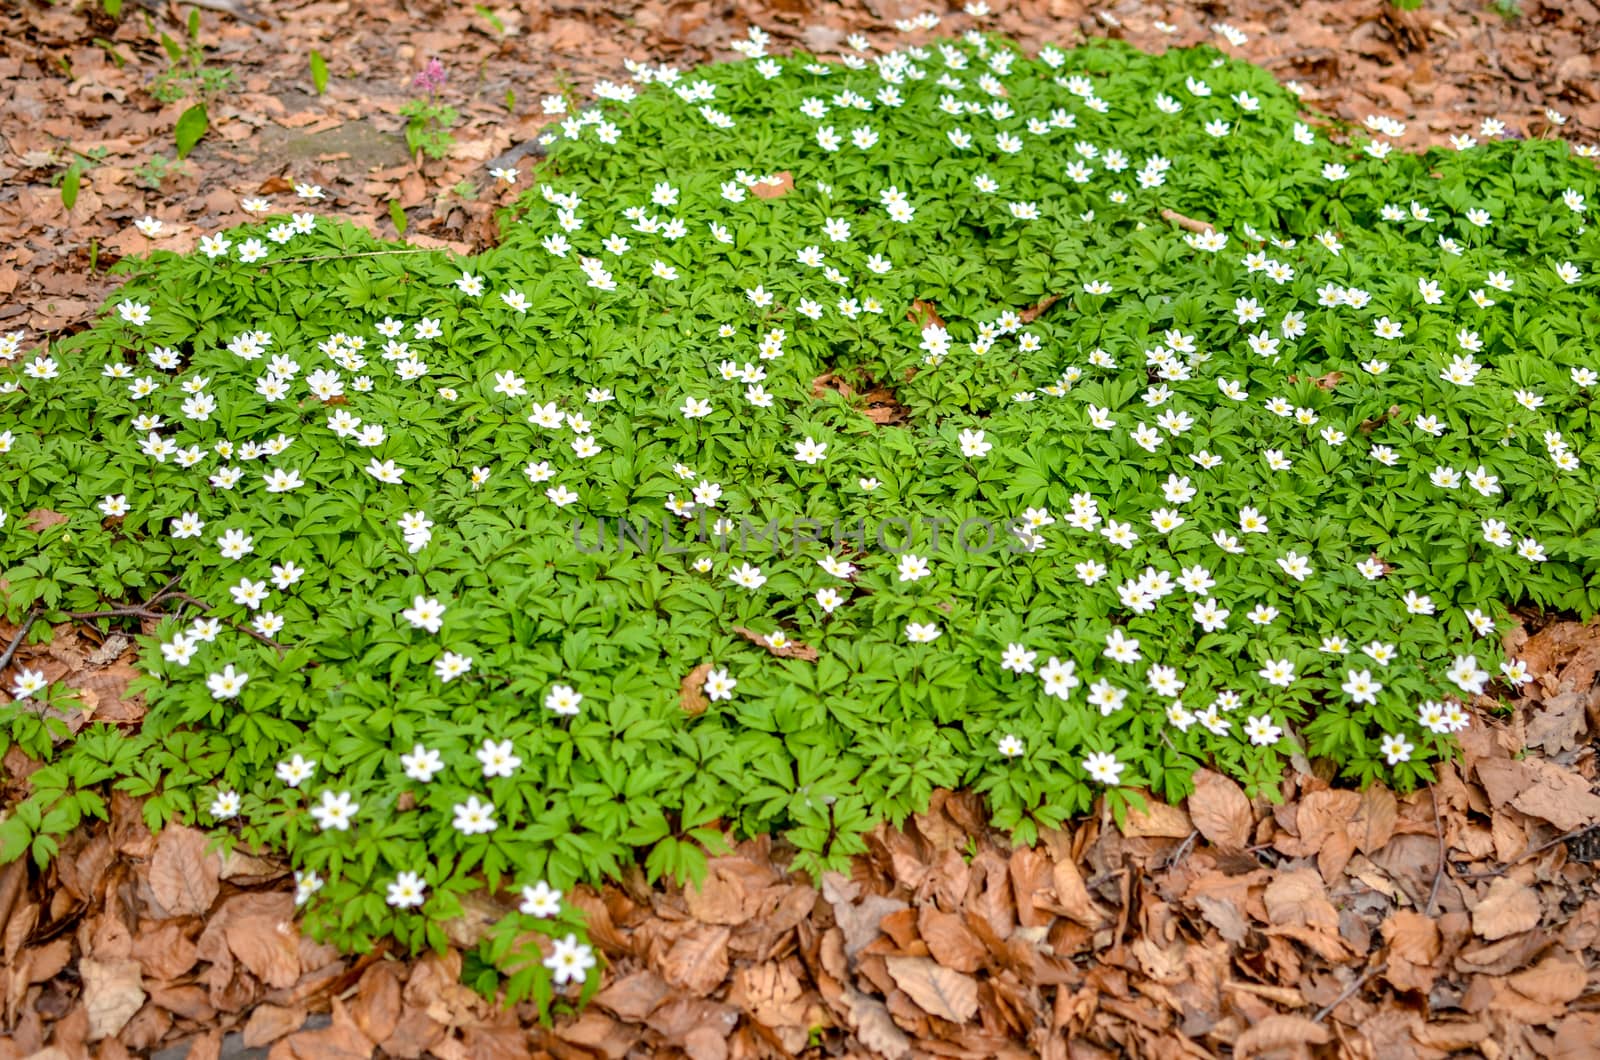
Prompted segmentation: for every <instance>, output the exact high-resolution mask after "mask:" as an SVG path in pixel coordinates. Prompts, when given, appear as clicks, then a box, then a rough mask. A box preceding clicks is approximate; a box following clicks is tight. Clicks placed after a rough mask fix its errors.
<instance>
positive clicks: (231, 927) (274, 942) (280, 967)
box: [226, 914, 300, 988]
mask: <svg viewBox="0 0 1600 1060" xmlns="http://www.w3.org/2000/svg"><path fill="white" fill-rule="evenodd" d="M226 937H227V941H228V949H230V950H232V951H233V955H234V956H235V957H237V958H238V959H239V963H240V964H242V965H244V966H245V967H246V968H248V969H250V973H251V974H252V975H254V976H255V977H256V978H257V979H260V980H261V981H262V982H263V983H266V984H267V985H268V986H271V987H280V988H281V987H286V986H293V985H294V984H295V980H297V979H299V978H300V938H299V933H298V932H296V931H295V929H294V925H293V924H292V923H290V922H289V921H288V920H284V919H282V918H280V917H275V916H272V915H270V914H256V915H253V916H244V917H240V918H238V919H237V920H234V921H232V922H231V923H229V924H228V927H227V933H226Z"/></svg>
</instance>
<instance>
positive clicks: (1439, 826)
mask: <svg viewBox="0 0 1600 1060" xmlns="http://www.w3.org/2000/svg"><path fill="white" fill-rule="evenodd" d="M1428 800H1429V801H1430V802H1432V803H1433V834H1434V835H1436V836H1438V837H1439V864H1438V865H1437V866H1435V868H1434V870H1433V886H1432V887H1430V888H1428V906H1427V909H1426V910H1425V911H1424V915H1425V916H1429V917H1431V916H1433V911H1434V903H1435V902H1437V901H1438V900H1439V884H1440V882H1441V881H1442V880H1443V879H1444V873H1445V867H1444V866H1445V858H1444V855H1445V849H1444V821H1443V819H1442V818H1440V816H1439V788H1438V787H1437V786H1436V785H1433V784H1429V785H1428Z"/></svg>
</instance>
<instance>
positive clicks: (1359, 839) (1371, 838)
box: [1349, 784, 1400, 855]
mask: <svg viewBox="0 0 1600 1060" xmlns="http://www.w3.org/2000/svg"><path fill="white" fill-rule="evenodd" d="M1399 818H1400V807H1399V804H1398V803H1397V802H1396V801H1395V797H1394V792H1392V791H1390V790H1389V789H1388V788H1386V787H1383V786H1382V785H1380V784H1369V785H1367V788H1366V790H1365V791H1363V792H1362V793H1361V802H1360V804H1359V805H1358V806H1357V807H1356V815H1355V817H1354V818H1353V819H1352V820H1351V821H1350V829H1349V831H1350V837H1351V838H1352V839H1354V840H1355V844H1356V849H1357V850H1359V851H1361V852H1362V853H1363V854H1368V855H1370V854H1373V853H1375V852H1377V851H1379V850H1382V849H1383V848H1384V846H1385V845H1386V844H1387V843H1388V842H1389V840H1390V839H1391V838H1393V836H1394V826H1395V823H1396V822H1397V821H1398V820H1399Z"/></svg>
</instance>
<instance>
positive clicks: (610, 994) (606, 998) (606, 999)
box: [594, 969, 672, 1023]
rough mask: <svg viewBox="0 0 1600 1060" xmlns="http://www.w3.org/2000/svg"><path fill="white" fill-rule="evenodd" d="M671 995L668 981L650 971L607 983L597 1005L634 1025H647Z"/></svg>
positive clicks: (631, 974) (597, 996)
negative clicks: (648, 1019)
mask: <svg viewBox="0 0 1600 1060" xmlns="http://www.w3.org/2000/svg"><path fill="white" fill-rule="evenodd" d="M671 994H672V987H671V986H670V985H669V984H668V983H667V981H666V980H665V979H662V978H661V977H660V976H659V975H657V974H656V973H655V972H652V971H649V970H648V969H646V970H641V971H637V972H631V973H629V974H628V975H625V976H623V977H622V978H620V979H617V980H616V981H614V982H612V983H609V984H607V986H606V988H605V989H604V990H602V991H600V992H599V993H598V994H596V995H595V996H594V1003H595V1004H596V1005H599V1006H600V1007H601V1008H603V1009H606V1010H608V1011H610V1012H613V1013H615V1014H616V1015H617V1016H618V1017H619V1018H621V1019H625V1020H627V1021H628V1022H630V1023H643V1022H644V1021H645V1019H646V1018H647V1017H648V1016H649V1015H650V1013H652V1012H654V1011H655V1009H656V1006H657V1005H659V1004H661V1002H663V1001H665V1000H666V999H667V998H668V997H669V996H670V995H671Z"/></svg>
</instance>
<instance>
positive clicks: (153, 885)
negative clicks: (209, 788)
mask: <svg viewBox="0 0 1600 1060" xmlns="http://www.w3.org/2000/svg"><path fill="white" fill-rule="evenodd" d="M221 871H222V859H221V858H220V857H219V856H218V855H217V853H216V851H208V850H207V849H206V837H205V833H203V832H199V831H196V830H195V829H193V828H189V827H187V826H185V825H181V824H172V825H168V826H167V827H166V828H165V829H164V830H163V831H162V832H161V835H160V837H159V838H157V840H156V852H155V856H154V857H152V858H151V859H150V889H151V890H152V891H153V892H155V896H156V901H158V902H160V903H161V908H163V909H165V910H166V911H167V913H168V914H170V915H172V916H199V915H200V914H202V913H204V912H206V911H207V910H208V909H210V908H211V903H212V902H214V901H215V900H216V898H217V893H218V891H220V890H221V888H222V884H221V882H220V881H219V879H218V876H219V875H220V873H221Z"/></svg>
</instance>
